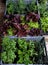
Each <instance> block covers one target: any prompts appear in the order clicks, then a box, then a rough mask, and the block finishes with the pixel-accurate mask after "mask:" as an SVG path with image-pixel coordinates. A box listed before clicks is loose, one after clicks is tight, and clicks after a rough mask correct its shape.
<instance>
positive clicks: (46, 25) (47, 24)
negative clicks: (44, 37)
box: [41, 17, 48, 33]
mask: <svg viewBox="0 0 48 65" xmlns="http://www.w3.org/2000/svg"><path fill="white" fill-rule="evenodd" d="M41 24H42V30H43V32H44V33H46V32H48V17H46V18H45V17H44V18H41Z"/></svg>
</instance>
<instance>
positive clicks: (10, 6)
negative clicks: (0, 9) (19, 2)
mask: <svg viewBox="0 0 48 65" xmlns="http://www.w3.org/2000/svg"><path fill="white" fill-rule="evenodd" d="M15 4H16V3H15V2H13V1H12V0H10V1H9V3H8V4H7V9H6V10H7V13H8V14H14V12H15V9H16V7H15Z"/></svg>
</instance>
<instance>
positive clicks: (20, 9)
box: [16, 0, 26, 14]
mask: <svg viewBox="0 0 48 65" xmlns="http://www.w3.org/2000/svg"><path fill="white" fill-rule="evenodd" d="M25 8H26V4H25V2H24V0H18V2H17V3H16V12H17V13H18V14H23V13H25Z"/></svg>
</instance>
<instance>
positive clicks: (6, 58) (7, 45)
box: [1, 37, 16, 63]
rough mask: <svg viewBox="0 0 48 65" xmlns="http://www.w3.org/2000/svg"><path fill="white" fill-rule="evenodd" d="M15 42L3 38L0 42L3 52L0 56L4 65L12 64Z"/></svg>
mask: <svg viewBox="0 0 48 65" xmlns="http://www.w3.org/2000/svg"><path fill="white" fill-rule="evenodd" d="M15 46H16V42H15V41H14V40H13V39H10V38H8V37H4V38H3V41H2V49H3V52H2V54H1V58H2V61H3V62H4V63H12V62H13V61H14V59H15V57H16V56H15V50H16V48H15Z"/></svg>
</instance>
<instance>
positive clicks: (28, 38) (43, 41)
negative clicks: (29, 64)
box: [2, 36, 47, 65]
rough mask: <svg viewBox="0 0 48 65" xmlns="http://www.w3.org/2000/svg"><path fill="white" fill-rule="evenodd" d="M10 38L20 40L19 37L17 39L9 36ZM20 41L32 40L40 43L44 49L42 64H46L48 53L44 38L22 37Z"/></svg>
mask: <svg viewBox="0 0 48 65" xmlns="http://www.w3.org/2000/svg"><path fill="white" fill-rule="evenodd" d="M8 37H9V38H11V39H15V38H16V39H18V38H19V37H16V36H8ZM20 39H25V40H32V41H36V42H40V44H39V45H40V47H41V48H43V49H44V53H43V56H41V60H42V62H43V63H42V64H44V63H46V62H45V61H46V60H45V58H46V59H47V51H46V45H45V40H44V37H43V36H33V37H20ZM41 48H40V49H41ZM38 61H39V59H38ZM39 63H41V61H39ZM13 64H14V63H13ZM13 64H7V65H13ZM37 64H38V63H37ZM2 65H6V64H3V63H2ZM21 65H22V64H21Z"/></svg>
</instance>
